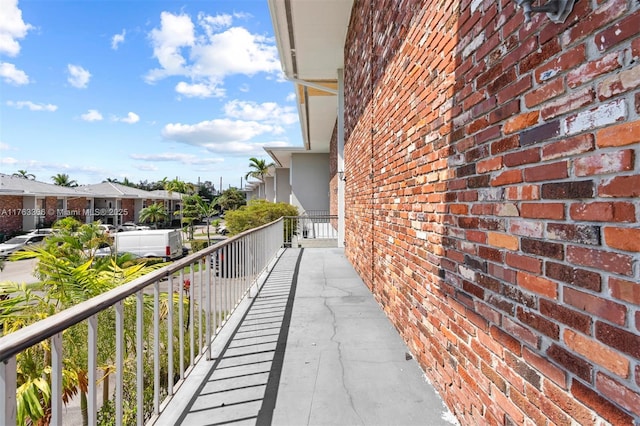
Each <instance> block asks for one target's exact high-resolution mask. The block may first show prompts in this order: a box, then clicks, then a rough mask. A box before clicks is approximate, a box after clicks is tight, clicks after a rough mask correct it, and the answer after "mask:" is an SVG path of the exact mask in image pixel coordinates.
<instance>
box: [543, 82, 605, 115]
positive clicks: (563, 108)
mask: <svg viewBox="0 0 640 426" xmlns="http://www.w3.org/2000/svg"><path fill="white" fill-rule="evenodd" d="M595 96H596V95H595V92H594V91H593V89H592V88H590V87H586V88H584V89H582V90H579V91H576V92H573V93H569V94H567V95H565V96H562V97H560V98H557V99H555V100H553V101H550V102H547V103H546V104H545V105H544V107H543V108H542V110H541V111H540V115H541V117H542V119H543V120H548V119H550V118H555V117H557V116H559V115H562V114H566V113H568V112H571V111H575V110H577V109H579V108H582V107H584V106H586V105H590V104H591V103H593V100H594V99H595Z"/></svg>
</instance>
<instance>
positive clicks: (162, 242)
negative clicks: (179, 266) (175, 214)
mask: <svg viewBox="0 0 640 426" xmlns="http://www.w3.org/2000/svg"><path fill="white" fill-rule="evenodd" d="M114 236H115V244H114V249H115V250H117V251H118V253H132V254H134V255H136V256H138V257H161V258H163V259H164V260H166V261H169V260H173V259H177V258H179V257H182V255H183V250H182V234H181V232H180V230H179V229H150V230H145V231H128V232H118V233H117V234H114Z"/></svg>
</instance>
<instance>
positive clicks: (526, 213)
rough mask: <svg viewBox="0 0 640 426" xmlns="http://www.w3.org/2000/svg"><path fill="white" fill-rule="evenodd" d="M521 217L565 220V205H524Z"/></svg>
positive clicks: (521, 209)
mask: <svg viewBox="0 0 640 426" xmlns="http://www.w3.org/2000/svg"><path fill="white" fill-rule="evenodd" d="M520 216H522V217H528V218H535V219H564V204H561V203H522V205H521V206H520Z"/></svg>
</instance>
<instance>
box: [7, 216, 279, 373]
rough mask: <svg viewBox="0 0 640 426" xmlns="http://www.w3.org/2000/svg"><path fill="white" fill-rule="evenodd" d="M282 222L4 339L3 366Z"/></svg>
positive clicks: (194, 255) (188, 258)
mask: <svg viewBox="0 0 640 426" xmlns="http://www.w3.org/2000/svg"><path fill="white" fill-rule="evenodd" d="M281 220H283V219H282V218H280V219H278V220H275V221H273V222H271V223H269V224H266V225H262V226H260V227H258V228H253V229H250V230H248V231H244V232H242V233H240V234H238V235H235V236H233V237H231V238H228V239H225V240H222V241H219V242H218V243H216V244H214V245H212V246H210V247H207V248H205V249H203V250H200V251H198V252H196V253H192V254H190V255H187V256H185V257H184V258H182V259H178V260H176V261H175V262H173V263H172V264H170V265H167V266H164V267H163V268H161V269H158V270H156V271H153V272H150V273H148V274H146V275H144V276H142V277H139V278H136V279H135V280H133V281H131V282H128V283H126V284H123V285H121V286H119V287H117V288H114V289H112V290H109V291H107V292H105V293H103V294H100V295H98V296H95V297H93V298H91V299H89V300H86V301H84V302H81V303H78V304H77V305H75V306H72V307H70V308H67V309H65V310H63V311H61V312H58V313H56V314H54V315H51V316H50V317H47V318H44V319H42V320H39V321H37V322H35V323H33V324H31V325H28V326H26V327H24V328H22V329H20V330H17V331H14V332H12V333H9V334H7V335H5V336H2V337H0V362H5V360H8V359H10V358H11V357H13V356H14V355H16V354H18V353H20V352H22V351H23V350H25V349H27V348H30V347H31V346H33V345H35V344H37V343H39V342H41V341H43V340H45V339H48V338H51V337H52V336H54V335H55V334H57V333H61V332H62V331H64V330H66V329H68V328H69V327H71V326H73V325H75V324H78V323H80V322H82V321H84V320H86V319H87V318H89V317H91V316H92V315H95V314H97V313H98V312H101V311H103V310H105V309H108V308H110V307H111V306H113V305H115V304H116V303H117V302H119V301H121V300H124V299H126V298H127V297H129V296H131V295H133V294H136V293H137V292H139V291H141V290H143V289H144V288H146V287H148V286H150V285H152V284H153V283H154V282H155V281H158V280H159V279H161V278H163V277H166V276H169V275H171V274H173V273H175V272H177V271H179V270H181V269H182V268H185V267H187V266H189V265H191V264H193V263H194V262H195V261H197V260H198V259H201V258H204V257H206V256H207V255H210V254H211V253H214V252H216V251H217V250H220V249H221V248H223V247H226V246H228V245H230V244H232V243H233V242H234V241H237V240H240V239H242V238H243V237H244V236H246V235H249V234H251V233H254V232H258V231H260V230H262V229H265V228H268V227H270V226H273V224H275V223H277V222H279V221H281Z"/></svg>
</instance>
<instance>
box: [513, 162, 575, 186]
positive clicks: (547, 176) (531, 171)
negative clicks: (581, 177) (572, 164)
mask: <svg viewBox="0 0 640 426" xmlns="http://www.w3.org/2000/svg"><path fill="white" fill-rule="evenodd" d="M568 169H569V163H568V162H567V161H560V162H557V163H551V164H544V165H542V166H535V167H528V168H526V169H525V170H524V180H525V181H526V182H540V181H543V180H545V181H546V180H555V179H564V178H566V177H568V176H569V171H568Z"/></svg>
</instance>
